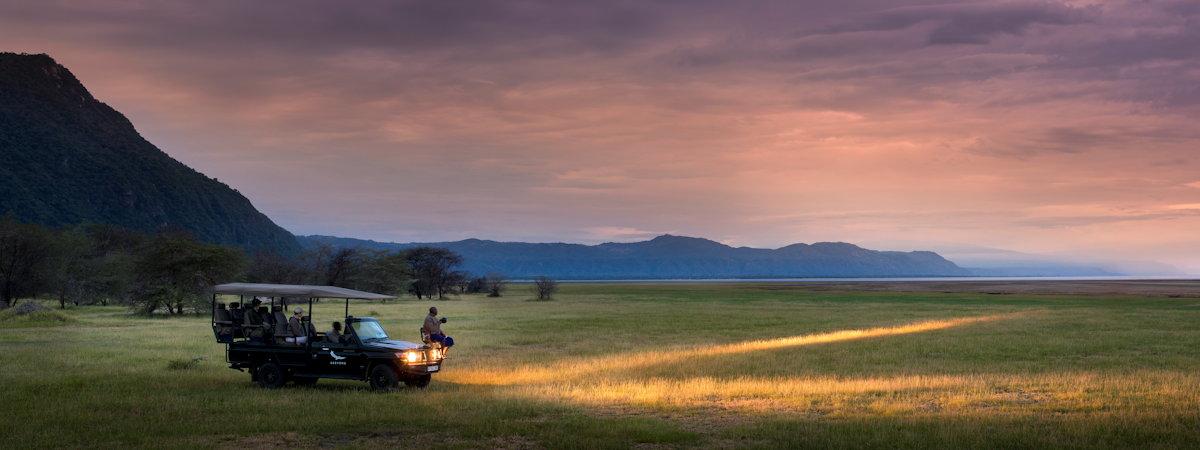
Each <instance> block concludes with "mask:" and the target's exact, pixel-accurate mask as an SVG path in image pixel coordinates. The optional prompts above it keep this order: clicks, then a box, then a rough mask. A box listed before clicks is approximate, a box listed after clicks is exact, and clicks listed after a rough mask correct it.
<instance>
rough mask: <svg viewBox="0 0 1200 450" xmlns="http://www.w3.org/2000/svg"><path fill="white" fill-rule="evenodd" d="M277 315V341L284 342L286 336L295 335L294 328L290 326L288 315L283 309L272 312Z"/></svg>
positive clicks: (274, 315)
mask: <svg viewBox="0 0 1200 450" xmlns="http://www.w3.org/2000/svg"><path fill="white" fill-rule="evenodd" d="M272 316H273V317H275V342H276V343H280V344H282V343H284V342H285V341H284V338H289V337H293V336H292V330H291V329H289V328H288V321H287V317H285V316H284V315H283V311H275V313H274V314H272Z"/></svg>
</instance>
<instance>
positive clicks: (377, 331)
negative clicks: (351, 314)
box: [353, 321, 388, 342]
mask: <svg viewBox="0 0 1200 450" xmlns="http://www.w3.org/2000/svg"><path fill="white" fill-rule="evenodd" d="M353 326H354V334H357V335H358V339H359V340H360V341H362V342H367V341H379V340H386V339H387V338H388V335H387V332H386V331H383V327H381V326H379V322H375V321H362V322H354V325H353Z"/></svg>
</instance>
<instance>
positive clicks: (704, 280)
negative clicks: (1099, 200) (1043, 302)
mask: <svg viewBox="0 0 1200 450" xmlns="http://www.w3.org/2000/svg"><path fill="white" fill-rule="evenodd" d="M1197 279H1200V278H1196V277H1189V276H1186V275H1184V276H1181V275H1171V276H1146V275H1142V276H1097V277H914V278H901V277H896V278H698V279H690V278H689V279H663V280H658V279H629V280H556V281H558V282H560V283H792V282H794V283H804V282H810V283H840V282H844V283H855V282H871V281H878V282H904V281H944V282H960V281H962V282H966V281H1129V280H1197ZM513 282H515V283H530V282H532V280H513Z"/></svg>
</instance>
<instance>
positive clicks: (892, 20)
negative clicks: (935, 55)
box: [819, 2, 1089, 45]
mask: <svg viewBox="0 0 1200 450" xmlns="http://www.w3.org/2000/svg"><path fill="white" fill-rule="evenodd" d="M1088 15H1089V14H1088V11H1087V10H1085V9H1082V8H1073V7H1071V6H1068V5H1064V4H1061V3H1056V2H998V3H959V4H943V5H933V6H906V7H899V8H893V9H889V10H885V11H881V12H876V13H870V14H865V15H863V16H862V17H861V18H860V19H859V20H857V21H851V22H847V23H841V24H837V25H833V26H830V27H828V28H826V29H824V30H820V31H819V32H820V33H828V34H837V33H860V32H868V31H895V30H903V29H907V28H910V27H913V26H915V25H928V26H924V27H922V28H921V30H920V32H921V33H923V34H925V35H926V39H927V42H928V44H930V45H949V44H976V45H981V44H987V43H988V42H990V41H991V39H992V38H994V37H996V36H999V35H1005V34H1007V35H1020V34H1022V33H1024V32H1025V31H1026V30H1027V29H1029V27H1031V26H1034V25H1066V24H1074V23H1079V22H1082V21H1084V20H1086V19H1087V17H1088Z"/></svg>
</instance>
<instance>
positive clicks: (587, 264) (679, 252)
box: [297, 235, 972, 280]
mask: <svg viewBox="0 0 1200 450" xmlns="http://www.w3.org/2000/svg"><path fill="white" fill-rule="evenodd" d="M297 239H298V240H299V241H300V244H301V245H302V246H304V247H308V248H313V247H317V246H320V245H330V246H333V247H337V248H369V249H377V250H389V251H394V250H402V249H406V248H412V247H418V246H433V247H443V248H447V249H450V250H452V251H454V252H456V253H458V254H460V255H462V256H463V258H464V259H465V264H464V267H463V270H465V271H467V272H470V273H473V274H486V273H488V272H499V273H503V274H505V275H506V276H508V277H510V278H518V279H521V278H532V277H536V276H541V275H545V276H549V277H552V278H557V279H564V280H611V279H703V278H803V277H829V278H849V277H935V276H969V275H972V273H971V272H970V271H968V270H966V269H963V268H961V267H959V266H957V265H955V264H954V263H953V262H950V261H948V260H946V259H945V258H943V257H941V256H940V255H938V254H937V253H934V252H927V251H915V252H892V251H877V250H868V249H864V248H861V247H858V246H855V245H852V244H847V243H842V242H818V243H815V244H793V245H789V246H786V247H782V248H777V249H762V248H749V247H730V246H728V245H725V244H721V243H719V242H714V241H710V240H708V239H701V238H694V237H685V236H672V235H662V236H659V237H656V238H654V239H651V240H649V241H643V242H630V243H612V242H610V243H605V244H599V245H582V244H563V243H545V244H543V243H526V242H496V241H487V240H480V239H467V240H462V241H455V242H428V243H416V242H414V243H392V242H377V241H371V240H363V239H352V238H342V237H333V236H298V237H297Z"/></svg>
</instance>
